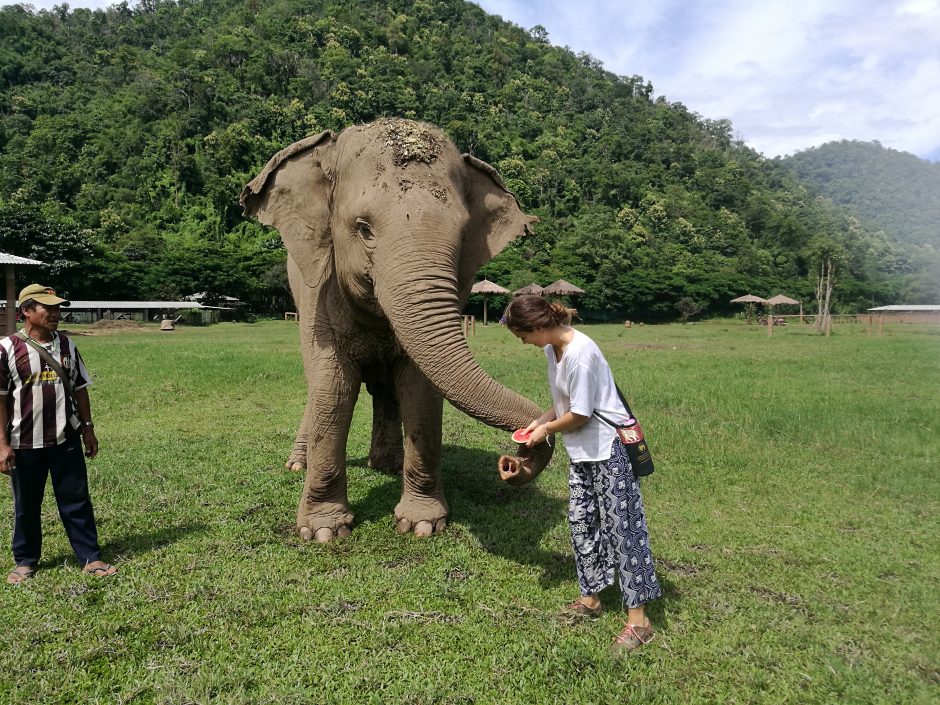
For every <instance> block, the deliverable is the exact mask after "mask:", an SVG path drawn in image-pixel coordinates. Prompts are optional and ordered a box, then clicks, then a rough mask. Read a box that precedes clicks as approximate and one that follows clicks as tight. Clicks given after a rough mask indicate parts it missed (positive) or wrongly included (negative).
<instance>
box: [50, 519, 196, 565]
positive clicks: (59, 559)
mask: <svg viewBox="0 0 940 705" xmlns="http://www.w3.org/2000/svg"><path fill="white" fill-rule="evenodd" d="M101 523H102V522H99V527H98V528H99V529H100V528H101ZM207 529H208V526H207V525H206V524H203V523H184V524H176V525H174V526H164V527H161V528H159V529H155V530H153V531H141V532H139V533H136V534H129V535H126V536H118V537H114V538H112V539H111V540H110V541H106V542H104V543H102V544H101V556H102V560H105V561H109V562H119V563H123V562H124V561H128V560H130V559H132V558H134V557H136V556H138V555H142V554H146V553H152V552H153V551H156V550H158V549H160V548H163V547H164V546H169V545H170V544H172V543H176V542H177V541H179V540H180V539H182V538H183V537H184V536H187V535H189V534H200V533H203V532H205V531H206V530H207ZM73 558H74V556H73V555H72V553H71V552H66V553H61V554H59V555H55V556H51V557H49V558H45V559H43V560H42V561H41V563H40V567H51V566H56V565H61V564H63V563H66V562H68V561H69V560H72V559H73Z"/></svg>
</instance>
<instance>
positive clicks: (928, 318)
mask: <svg viewBox="0 0 940 705" xmlns="http://www.w3.org/2000/svg"><path fill="white" fill-rule="evenodd" d="M864 315H865V317H866V318H868V319H869V321H871V320H872V319H874V320H878V319H880V320H882V321H884V322H885V323H888V322H890V323H940V305H936V304H893V305H891V306H878V307H876V308H870V309H868V312H867V314H864Z"/></svg>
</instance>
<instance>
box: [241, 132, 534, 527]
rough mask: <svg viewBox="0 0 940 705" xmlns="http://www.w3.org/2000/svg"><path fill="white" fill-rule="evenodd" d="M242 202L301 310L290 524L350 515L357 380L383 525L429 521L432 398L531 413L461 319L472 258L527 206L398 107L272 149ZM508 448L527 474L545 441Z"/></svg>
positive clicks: (435, 455) (494, 418) (432, 515)
mask: <svg viewBox="0 0 940 705" xmlns="http://www.w3.org/2000/svg"><path fill="white" fill-rule="evenodd" d="M242 204H243V205H244V208H245V211H246V213H247V214H249V215H253V216H255V217H256V218H257V219H258V220H259V221H261V222H262V223H264V224H266V225H270V226H272V227H274V228H276V229H277V230H278V231H279V232H280V234H281V237H282V238H283V240H284V244H285V246H286V248H287V251H288V255H289V256H288V271H289V274H290V278H291V288H292V290H293V293H294V297H295V301H296V304H297V307H298V312H299V314H300V335H301V349H302V354H303V359H304V368H305V375H306V378H307V395H308V396H307V408H306V411H305V415H304V421H303V422H302V424H301V430H300V433H299V434H298V435H299V437H301V436H302V437H303V438H304V439H305V446H306V448H305V451H306V458H305V461H306V478H305V483H304V490H303V496H302V497H301V500H300V506H299V508H298V513H297V527H298V531H299V532H300V534H301V536H303V537H304V538H316V539H317V540H321V541H327V540H330V539H331V538H333V537H335V536H343V535H346V534H348V533H349V531H350V530H351V528H352V525H353V515H352V512H351V510H350V507H349V503H348V500H347V495H346V465H345V463H346V438H347V434H348V432H349V426H350V422H351V418H352V413H353V407H354V405H355V402H356V398H357V396H358V393H359V390H360V387H361V385H362V383H365V384H366V387H367V389H368V390H369V392H370V393H371V394H372V396H373V449H372V453H370V460H372V459H373V458H379V457H380V458H383V459H385V461H386V462H391V463H392V464H395V465H397V466H398V467H396V468H395V469H396V470H399V469H400V470H401V472H402V484H403V488H402V497H401V501H400V502H399V503H398V505H397V506H396V507H395V518H396V526H397V528H398V530H399V531H403V532H404V531H414V532H415V534H417V535H426V534H430V533H433V532H434V531H439V530H441V529H443V527H444V526H445V524H446V518H447V503H446V501H445V499H444V493H443V489H442V482H441V472H440V466H441V463H440V461H441V417H442V412H443V400H442V396H443V398H446V399H447V400H448V401H450V402H451V404H453V405H454V406H455V407H457V408H458V409H460V410H462V411H464V412H465V413H467V414H469V415H470V416H472V417H474V418H476V419H479V420H480V421H482V422H484V423H486V424H488V425H490V426H494V427H497V428H501V429H503V430H506V431H512V430H513V429H516V428H519V427H521V426H525V425H526V424H528V423H529V422H530V421H531V420H532V419H533V418H535V417H537V416H538V415H539V413H540V409H539V407H538V406H536V405H535V404H534V403H532V402H530V401H529V400H527V399H525V398H524V397H522V396H520V395H518V394H516V393H515V392H513V391H511V390H509V389H507V388H505V387H503V386H502V385H500V384H498V383H497V382H496V381H494V380H493V379H492V378H490V377H489V376H488V375H487V374H486V373H485V372H484V371H483V369H482V368H481V367H480V366H479V365H478V364H477V363H476V361H475V360H474V358H473V355H472V354H471V352H470V349H469V348H468V347H467V343H466V340H465V338H464V336H463V333H462V329H461V320H460V313H461V310H462V308H463V306H464V304H465V303H466V300H467V297H468V296H469V293H470V287H471V286H472V285H473V279H474V275H475V274H476V272H477V271H478V270H479V268H480V267H481V266H482V265H483V264H485V263H486V262H488V261H489V260H490V259H491V258H492V257H493V256H494V255H496V254H497V253H498V252H500V250H502V249H503V248H504V247H505V246H506V245H507V244H508V243H509V242H510V241H511V240H512V239H513V238H515V237H517V236H519V235H523V234H526V233H528V232H529V230H530V226H531V224H532V223H533V222H534V221H535V220H536V219H535V218H534V217H532V216H528V215H526V214H524V213H523V212H522V211H521V210H520V209H519V206H518V204H517V202H516V199H515V198H514V197H513V195H512V194H511V193H510V192H509V191H507V190H506V188H505V186H504V185H503V183H502V181H501V179H500V177H499V175H498V174H497V173H496V171H495V170H494V169H493V168H492V167H490V166H489V165H487V164H485V163H484V162H482V161H480V160H478V159H476V158H474V157H472V156H470V155H466V154H464V155H461V154H460V153H459V152H458V151H457V149H456V148H455V147H454V145H453V144H452V143H451V142H450V141H449V140H448V139H447V137H446V136H445V135H444V134H443V133H442V132H441V131H440V130H438V129H437V128H435V127H432V126H431V125H427V124H424V123H417V122H412V121H408V120H400V119H386V120H379V121H377V122H374V123H370V124H368V125H361V126H355V127H350V128H347V129H346V130H344V131H343V132H342V133H340V134H339V135H338V136H337V135H336V134H334V133H332V132H323V133H321V134H319V135H316V136H313V137H308V138H306V139H304V140H301V141H299V142H297V143H295V144H293V145H291V146H289V147H287V148H286V149H284V150H282V151H280V152H278V153H277V154H276V155H275V156H274V157H273V158H272V159H271V160H270V161H269V162H268V164H267V165H266V166H265V167H264V169H263V170H262V171H261V173H260V174H258V176H257V177H256V178H255V179H254V180H253V181H252V182H251V183H250V184H248V186H246V187H245V190H244V191H243V193H242ZM402 427H404V435H403V434H402ZM376 444H381V445H382V446H383V447H382V449H381V450H380V451H378V450H377V449H376V447H375V445H376ZM522 454H526V455H527V457H524V458H521V459H519V460H518V461H517V462H519V463H520V464H521V466H522V468H523V470H524V472H523V473H522V478H523V479H524V480H529V479H531V478H533V477H535V476H536V475H537V474H538V473H539V472H540V471H541V470H542V468H544V467H545V465H547V463H548V461H549V460H550V458H551V447H550V446H548V445H547V444H542V445H541V446H538V447H537V448H536V449H533V450H532V451H531V452H527V451H523V450H522V449H521V448H520V455H522ZM389 459H391V461H389Z"/></svg>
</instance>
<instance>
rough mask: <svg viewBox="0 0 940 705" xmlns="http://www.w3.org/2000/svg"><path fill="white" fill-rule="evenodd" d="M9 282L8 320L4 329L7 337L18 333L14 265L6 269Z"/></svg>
mask: <svg viewBox="0 0 940 705" xmlns="http://www.w3.org/2000/svg"><path fill="white" fill-rule="evenodd" d="M5 269H6V280H7V320H6V327H5V328H4V330H5V332H6V335H13V334H14V333H16V277H15V271H16V268H15V267H14V266H13V265H12V264H8V265H7V266H6V267H5Z"/></svg>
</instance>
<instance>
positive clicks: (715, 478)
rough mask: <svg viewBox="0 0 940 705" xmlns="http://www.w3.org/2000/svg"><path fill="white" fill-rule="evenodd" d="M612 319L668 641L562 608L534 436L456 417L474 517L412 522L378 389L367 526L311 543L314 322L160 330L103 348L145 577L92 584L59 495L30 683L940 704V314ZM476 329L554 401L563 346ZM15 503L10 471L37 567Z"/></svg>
mask: <svg viewBox="0 0 940 705" xmlns="http://www.w3.org/2000/svg"><path fill="white" fill-rule="evenodd" d="M583 329H584V330H585V331H586V332H587V333H588V334H589V335H591V336H592V337H594V338H595V339H596V340H597V341H598V343H599V344H600V345H601V347H602V349H603V350H604V351H605V353H606V354H607V356H608V359H609V360H610V361H611V365H612V367H613V368H614V372H615V375H616V376H617V377H618V380H619V382H620V385H621V387H623V388H624V390H625V392H626V393H627V395H628V397H629V398H630V401H631V403H632V405H633V407H634V410H635V411H636V413H637V415H638V416H639V417H640V419H641V421H643V424H644V427H645V428H646V430H647V434H648V436H649V438H650V441H651V446H652V449H653V453H654V458H655V459H656V464H657V470H656V474H655V475H653V476H651V477H649V478H647V479H646V480H644V485H643V492H644V500H645V502H646V506H647V512H648V515H649V520H650V531H651V537H652V546H653V552H654V555H655V556H656V558H657V561H658V573H659V577H660V580H661V582H662V584H663V586H664V588H665V595H664V597H663V598H662V599H661V600H659V601H657V602H656V603H654V604H653V606H652V607H651V616H652V619H653V621H654V624H655V626H656V628H657V638H656V640H655V641H654V642H653V644H651V645H650V646H649V647H647V648H645V649H643V650H641V651H640V652H638V653H636V654H634V655H632V656H630V657H629V658H626V659H619V660H618V659H616V658H613V657H612V656H611V654H610V651H609V644H610V641H611V639H612V637H613V636H614V635H615V634H616V633H617V632H618V631H619V629H620V627H621V624H622V621H623V616H622V613H621V612H620V610H619V597H618V594H617V593H616V590H609V591H608V594H605V596H604V598H605V600H604V601H605V606H606V607H607V610H606V612H605V614H604V616H603V617H602V618H601V619H600V620H598V621H596V622H591V623H585V624H580V625H570V624H566V623H564V622H563V621H561V620H559V619H558V618H557V616H556V615H557V610H558V608H559V607H560V606H561V605H562V604H564V603H565V602H566V601H569V600H571V599H573V598H574V597H575V596H576V595H577V582H576V578H575V573H574V564H573V561H572V558H571V556H570V544H569V538H568V529H567V521H566V506H567V485H566V462H567V461H566V458H565V456H564V453H558V454H556V457H555V459H554V460H553V461H552V464H551V466H550V467H549V468H548V469H547V470H546V471H545V472H544V473H543V474H542V475H541V477H540V478H539V479H538V480H537V481H536V482H535V483H533V484H532V485H530V486H528V487H525V488H521V489H516V488H512V487H508V486H505V485H503V484H502V483H501V482H500V481H499V480H498V478H497V476H496V472H495V461H496V457H497V455H498V453H499V452H500V451H503V450H509V449H510V448H512V444H511V442H510V441H509V439H508V434H505V433H503V432H501V431H496V430H493V429H490V428H487V427H485V426H483V425H481V424H479V423H477V422H475V421H472V420H471V419H469V418H467V417H465V416H463V415H462V414H460V413H459V412H457V411H455V410H454V409H452V408H450V407H447V409H446V411H445V419H444V444H445V451H444V468H443V474H444V482H445V491H446V494H447V498H448V501H449V503H450V508H451V516H450V525H449V526H448V528H447V531H446V532H445V533H444V534H443V535H441V536H437V537H434V538H431V539H426V540H416V539H414V538H413V537H411V536H399V535H397V534H396V533H395V532H394V530H393V522H392V509H393V506H394V504H395V503H396V501H397V499H398V496H399V491H400V488H399V482H398V480H397V479H396V478H392V477H388V476H385V475H379V474H376V473H374V472H372V471H371V470H369V469H368V468H367V467H366V466H365V456H366V455H367V452H368V447H367V444H368V437H369V428H370V413H369V409H370V404H369V398H368V396H367V395H365V394H363V397H362V398H361V400H360V405H359V408H358V409H357V415H356V419H355V422H354V427H353V430H352V433H351V436H350V439H349V444H348V458H349V477H350V493H349V494H350V500H351V502H352V505H353V509H354V511H355V513H356V515H357V519H358V525H357V527H356V529H355V531H354V533H353V536H352V537H351V538H349V539H345V540H340V541H336V542H334V543H332V544H328V545H317V544H310V543H304V542H302V541H300V540H299V539H298V538H297V537H295V536H294V534H293V533H292V529H293V523H294V514H295V511H296V504H297V500H298V498H299V493H300V489H301V483H302V478H301V476H300V475H298V474H296V473H290V472H288V471H286V470H284V469H282V465H283V461H284V459H285V457H286V455H287V453H288V451H289V449H290V446H291V442H292V439H293V435H294V432H295V430H296V426H297V424H298V422H299V419H300V417H301V413H302V410H303V403H304V384H303V379H302V371H301V364H300V359H299V348H298V343H297V328H296V324H293V323H287V322H263V323H257V324H253V325H248V324H220V325H216V326H212V327H208V328H198V329H193V328H181V329H178V330H177V331H175V332H173V333H160V332H157V331H155V330H154V329H148V330H145V331H132V332H120V333H113V334H107V335H81V336H76V340H77V342H78V344H79V346H80V349H81V350H82V353H83V355H84V357H85V360H86V362H87V364H88V367H89V369H90V370H91V371H92V373H93V375H94V379H95V384H94V386H93V387H92V389H91V398H92V406H93V409H94V411H95V420H96V425H97V429H98V435H99V439H100V441H101V454H100V455H99V457H98V458H97V459H95V460H94V461H92V462H91V463H90V474H91V482H92V494H93V497H94V500H95V504H96V512H97V516H98V524H99V526H98V528H99V534H100V537H101V541H102V546H103V549H104V552H105V556H104V557H105V559H106V560H113V561H115V562H118V563H119V564H120V568H121V572H120V574H119V575H118V576H116V577H115V578H112V579H109V580H95V579H92V578H88V577H85V576H83V575H82V574H81V572H80V570H79V567H78V566H77V565H76V564H75V561H74V558H73V556H72V554H71V551H70V549H69V547H68V544H67V542H66V540H65V537H64V532H63V530H62V528H61V524H59V522H58V517H57V514H56V510H55V505H54V502H53V501H52V497H51V489H50V490H48V496H47V498H46V505H45V511H44V526H45V529H46V531H45V536H46V541H45V545H44V558H43V562H42V564H41V566H40V571H39V572H38V573H37V576H36V578H35V579H34V580H32V581H29V582H28V583H26V584H25V585H23V586H20V587H15V588H14V587H9V586H6V585H4V586H3V587H2V588H0V592H2V600H0V620H2V621H0V623H2V625H3V629H2V631H0V653H2V654H3V659H2V670H0V703H31V704H33V703H166V704H175V705H183V704H185V703H423V704H430V703H453V704H456V703H578V704H581V703H585V704H590V703H596V704H601V703H626V702H630V703H644V704H652V703H683V704H685V703H768V704H774V705H777V704H780V703H799V704H803V703H891V704H897V703H904V704H908V703H924V704H927V703H936V702H938V701H940V618H938V612H940V591H938V585H940V551H938V549H940V526H938V516H940V511H938V509H940V476H938V455H940V454H938V451H940V393H938V392H940V327H929V326H925V327H914V326H890V327H887V328H886V329H885V335H884V337H881V338H878V337H874V336H869V335H867V334H866V330H865V328H864V327H863V326H860V325H843V326H840V327H837V329H836V334H835V335H834V336H833V337H832V338H829V339H825V338H821V337H818V336H816V335H813V334H811V332H810V331H809V329H808V328H803V327H800V326H794V325H791V326H788V327H787V328H785V329H783V330H778V331H776V332H775V335H774V337H773V338H767V336H766V331H765V329H762V328H757V327H752V326H745V325H742V324H740V323H737V322H724V323H720V322H716V323H705V324H698V325H686V326H679V325H671V326H645V327H633V328H629V329H627V328H623V327H620V326H613V325H611V326H585V327H583ZM83 330H84V331H87V329H81V328H80V327H76V328H75V332H76V333H81V332H83ZM471 346H472V348H473V350H474V353H475V355H476V356H477V358H478V359H479V360H480V362H481V364H483V366H484V367H485V368H486V369H487V370H488V371H490V373H491V374H492V375H493V376H494V377H496V378H497V379H498V380H500V381H502V382H504V383H505V384H507V385H509V386H511V387H513V388H515V389H517V390H519V391H520V392H522V393H523V394H525V395H527V396H529V397H530V398H532V399H534V400H536V401H537V402H538V403H540V404H543V405H547V402H548V390H547V384H546V382H545V377H544V375H545V373H544V360H543V358H542V355H541V353H540V352H539V351H538V350H536V349H535V348H532V347H524V346H522V345H521V344H520V343H519V342H518V341H517V340H515V338H513V337H512V336H511V335H510V334H509V333H508V332H507V331H506V330H505V329H503V328H501V327H499V326H490V327H488V328H483V327H482V326H478V327H477V334H476V336H474V337H473V338H472V340H471ZM11 507H12V498H11V496H10V493H9V491H8V490H7V491H6V499H5V501H4V502H3V506H2V511H0V519H2V521H3V523H4V526H6V527H8V531H7V533H6V534H5V539H4V540H5V541H6V542H7V543H6V544H5V546H6V547H5V548H4V549H3V550H5V551H7V555H8V557H9V553H8V552H9V543H8V541H9V535H10V534H9V527H10V526H11V525H12V509H11ZM8 560H9V564H10V565H12V561H11V560H10V559H9V558H8Z"/></svg>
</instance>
